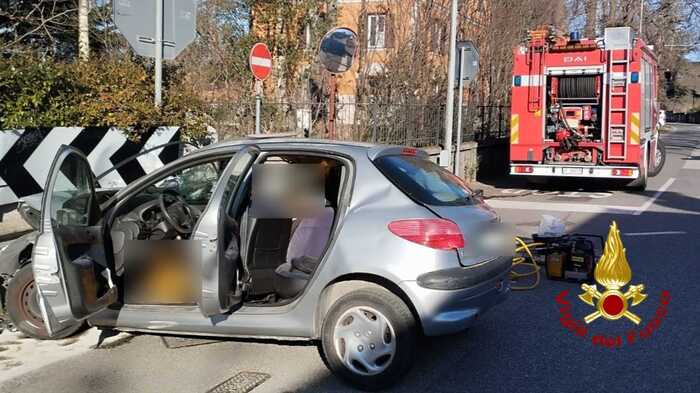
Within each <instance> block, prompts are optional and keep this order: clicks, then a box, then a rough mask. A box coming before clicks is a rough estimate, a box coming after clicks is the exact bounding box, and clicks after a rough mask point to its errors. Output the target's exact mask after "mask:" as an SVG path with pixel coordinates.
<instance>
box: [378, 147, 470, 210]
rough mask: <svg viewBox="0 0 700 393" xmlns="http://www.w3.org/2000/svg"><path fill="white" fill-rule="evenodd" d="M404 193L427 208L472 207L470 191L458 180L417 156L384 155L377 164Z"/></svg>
mask: <svg viewBox="0 0 700 393" xmlns="http://www.w3.org/2000/svg"><path fill="white" fill-rule="evenodd" d="M374 163H375V165H376V166H377V168H379V170H380V171H381V172H382V173H383V174H384V176H386V177H387V178H388V179H389V180H390V181H391V182H392V183H394V184H395V185H396V186H397V187H398V188H399V189H400V190H401V191H403V192H404V193H405V194H406V195H408V196H409V197H411V198H413V199H414V200H416V201H418V202H420V203H424V204H426V205H435V206H459V205H470V204H471V203H472V202H471V190H470V189H469V188H468V187H467V185H466V184H465V183H464V181H462V179H460V178H459V177H457V176H455V175H453V174H452V173H450V172H448V171H446V170H444V169H442V168H441V167H440V166H438V165H437V164H435V163H434V162H432V161H429V160H426V159H424V158H420V157H417V156H405V155H395V156H382V157H379V158H377V159H376V160H375V161H374Z"/></svg>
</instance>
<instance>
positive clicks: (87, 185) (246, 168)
mask: <svg viewBox="0 0 700 393" xmlns="http://www.w3.org/2000/svg"><path fill="white" fill-rule="evenodd" d="M304 171H306V172H304ZM303 173H306V175H302V174H303ZM313 174H316V175H317V177H314V176H316V175H313ZM266 179H268V180H269V179H275V180H274V181H266ZM314 179H315V180H314ZM94 180H95V179H94V176H93V175H92V173H91V170H90V166H89V165H88V163H87V161H86V159H85V157H84V156H83V155H82V154H81V153H80V152H79V151H77V150H75V149H73V148H71V147H68V146H64V147H62V148H61V150H60V151H59V153H58V155H57V156H56V158H55V161H54V163H53V165H52V168H51V171H50V175H49V178H48V181H47V184H46V187H45V192H44V196H43V200H42V208H41V219H40V221H39V224H40V225H39V235H38V238H37V239H36V244H35V246H34V247H33V249H32V255H31V256H27V257H28V258H31V264H29V265H27V266H30V269H31V271H29V273H32V272H33V277H34V281H33V282H34V284H33V285H35V287H36V289H37V292H38V298H36V297H35V298H32V299H28V301H29V302H36V304H34V305H33V306H32V307H33V310H35V312H36V313H37V315H36V320H37V321H41V323H42V324H43V326H44V327H45V332H46V335H47V336H49V337H56V336H63V335H65V334H66V332H71V331H72V330H73V329H76V326H79V325H80V324H81V323H83V322H82V321H87V322H88V323H89V324H90V325H92V326H98V327H100V328H114V329H117V330H123V331H139V332H148V333H171V334H179V335H210V336H227V337H264V338H277V339H295V340H311V341H315V342H318V344H319V346H320V349H321V351H322V354H323V356H324V358H325V360H326V363H327V365H328V366H329V368H330V369H331V370H332V371H333V372H334V373H335V374H336V375H338V376H340V377H341V378H343V379H344V380H345V381H347V382H349V383H351V384H352V385H354V386H356V387H359V388H362V389H369V390H374V389H380V388H383V387H386V386H389V385H391V384H393V383H395V382H396V381H397V380H398V379H399V378H400V377H401V376H402V375H403V374H404V373H405V372H406V371H407V370H408V369H409V367H410V366H411V363H412V362H413V360H414V358H415V356H416V353H415V348H416V340H417V339H418V337H419V335H426V336H435V335H444V334H450V333H455V332H459V331H461V330H464V329H466V328H467V327H468V326H470V324H471V323H473V322H474V321H475V319H476V318H477V316H478V315H480V314H481V313H483V312H485V311H486V310H488V309H489V308H491V307H492V306H494V305H495V304H497V303H499V302H501V301H503V300H504V299H505V298H506V297H507V294H508V293H509V282H508V279H507V278H508V272H509V271H510V267H511V256H510V255H501V254H499V253H497V252H496V251H493V250H491V251H489V250H487V249H484V248H480V247H477V244H476V242H473V239H475V238H476V237H478V234H480V233H483V232H485V231H489V230H490V228H492V227H494V226H497V225H498V221H499V220H498V217H497V216H496V214H495V213H494V212H493V211H492V210H491V209H490V208H489V207H488V206H486V205H485V203H484V202H483V201H482V199H481V198H480V196H479V195H478V193H475V192H473V191H472V190H471V189H469V188H468V187H467V186H466V185H465V184H464V182H463V181H462V180H461V179H459V178H457V177H455V176H454V175H452V174H450V173H449V172H447V171H445V170H444V169H442V168H440V167H439V166H437V165H436V164H434V163H433V162H431V161H430V160H429V157H428V156H427V154H426V153H425V152H423V151H422V150H419V149H413V148H402V147H390V146H376V145H369V144H359V143H341V142H334V141H313V140H298V139H268V140H241V141H231V142H223V143H219V144H216V145H211V146H209V147H206V148H203V149H200V150H198V151H196V152H194V153H191V154H189V155H187V156H185V157H182V158H180V159H178V160H176V161H174V162H172V163H170V164H168V165H166V166H164V167H163V168H161V169H159V170H157V171H155V172H153V173H151V174H149V175H146V176H144V177H142V178H140V179H138V180H137V181H135V182H133V183H131V184H129V185H128V186H127V187H125V188H124V189H122V190H120V191H118V192H116V193H115V194H114V195H111V196H107V197H106V198H104V197H100V196H99V195H98V194H96V192H95V181H94ZM314 182H315V183H314ZM309 189H313V190H316V191H314V192H307V190H309ZM29 273H27V274H29ZM18 327H19V328H20V329H22V330H23V331H24V329H23V328H22V327H21V324H18Z"/></svg>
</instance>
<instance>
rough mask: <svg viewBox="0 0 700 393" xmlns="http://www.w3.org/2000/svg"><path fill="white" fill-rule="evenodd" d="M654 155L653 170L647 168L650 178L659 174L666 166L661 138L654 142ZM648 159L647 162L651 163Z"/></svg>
mask: <svg viewBox="0 0 700 393" xmlns="http://www.w3.org/2000/svg"><path fill="white" fill-rule="evenodd" d="M654 154H656V165H655V166H654V167H653V168H649V176H651V177H654V176H656V175H658V174H659V173H661V170H662V169H664V164H666V145H665V144H664V142H663V141H662V140H661V138H658V139H657V140H656V152H654ZM649 158H650V160H649V162H651V157H649Z"/></svg>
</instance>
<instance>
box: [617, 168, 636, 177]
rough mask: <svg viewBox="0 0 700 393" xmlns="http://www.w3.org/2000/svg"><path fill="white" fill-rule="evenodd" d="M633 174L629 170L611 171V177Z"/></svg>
mask: <svg viewBox="0 0 700 393" xmlns="http://www.w3.org/2000/svg"><path fill="white" fill-rule="evenodd" d="M633 173H634V171H633V170H631V169H613V170H612V175H613V176H632V174H633Z"/></svg>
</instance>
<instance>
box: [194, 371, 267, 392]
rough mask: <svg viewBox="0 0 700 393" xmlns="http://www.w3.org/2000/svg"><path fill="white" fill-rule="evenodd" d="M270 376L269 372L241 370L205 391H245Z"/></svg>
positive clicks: (248, 390)
mask: <svg viewBox="0 0 700 393" xmlns="http://www.w3.org/2000/svg"><path fill="white" fill-rule="evenodd" d="M269 378H270V374H265V373H256V372H253V371H241V372H240V373H238V374H236V375H234V376H233V377H231V378H229V379H227V380H225V381H224V382H222V383H220V384H218V385H216V386H214V387H213V388H211V389H210V390H208V391H207V393H247V392H250V391H251V390H253V389H255V388H256V387H258V386H260V385H262V383H263V382H265V381H267V380H268V379H269Z"/></svg>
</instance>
